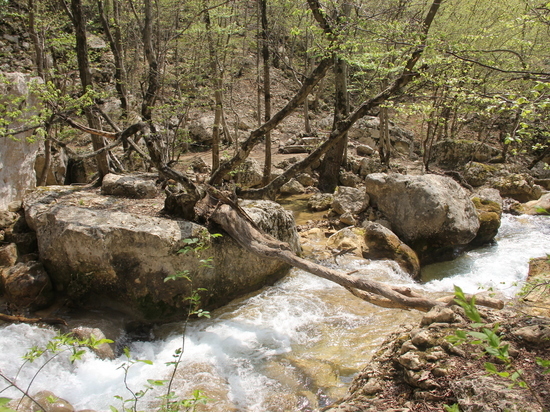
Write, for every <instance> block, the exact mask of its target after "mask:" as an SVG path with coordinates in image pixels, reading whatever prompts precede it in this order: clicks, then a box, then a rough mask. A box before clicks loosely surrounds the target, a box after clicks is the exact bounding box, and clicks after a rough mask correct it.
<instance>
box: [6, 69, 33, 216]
mask: <svg viewBox="0 0 550 412" xmlns="http://www.w3.org/2000/svg"><path fill="white" fill-rule="evenodd" d="M3 75H4V76H5V77H6V82H0V104H2V105H6V112H10V111H12V110H13V111H15V112H17V111H19V110H22V111H23V112H25V113H28V114H27V116H28V117H30V116H33V115H35V114H36V113H37V112H38V110H39V109H38V108H37V106H38V103H37V101H36V98H35V97H34V96H33V95H32V94H31V93H30V92H29V83H30V82H32V81H40V79H38V78H33V77H30V76H28V75H24V74H22V73H5V74H3ZM14 105H15V106H14ZM12 106H14V107H12ZM4 121H7V122H9V128H10V129H11V130H19V129H24V127H25V122H24V121H21V119H10V118H9V117H6V118H4ZM32 133H33V130H32V129H31V130H27V131H24V132H21V133H16V134H14V135H4V134H2V135H0V147H1V148H2V149H1V150H0V209H7V207H8V205H9V204H10V203H11V202H13V201H15V200H22V199H23V196H24V195H25V192H26V190H28V189H32V188H34V187H35V186H36V174H35V172H34V162H35V159H36V155H37V153H38V151H39V149H40V142H39V141H38V140H36V139H32V140H27V139H28V138H30V137H31V136H32Z"/></svg>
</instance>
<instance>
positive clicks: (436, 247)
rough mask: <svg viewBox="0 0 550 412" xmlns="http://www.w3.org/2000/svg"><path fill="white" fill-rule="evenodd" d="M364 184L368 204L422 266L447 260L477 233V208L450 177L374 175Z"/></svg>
mask: <svg viewBox="0 0 550 412" xmlns="http://www.w3.org/2000/svg"><path fill="white" fill-rule="evenodd" d="M365 185H366V188H367V189H366V190H367V194H368V195H369V196H370V199H371V204H372V205H373V206H375V207H377V208H378V210H379V211H380V212H382V213H383V214H384V215H385V217H386V218H387V219H388V221H389V222H390V223H391V228H392V230H393V232H394V233H395V234H397V235H398V236H399V238H400V239H402V240H403V241H404V242H405V243H407V244H408V245H409V246H411V247H412V248H413V249H414V250H415V252H416V253H417V254H418V255H419V257H420V259H421V261H422V262H423V263H426V262H427V261H430V260H438V259H443V258H445V257H447V256H448V252H449V251H452V250H454V249H455V248H457V247H461V246H464V245H467V244H468V243H469V242H471V241H472V240H473V239H474V237H475V236H476V234H477V231H478V229H479V225H480V224H479V219H478V217H477V212H476V208H475V206H474V204H473V203H472V201H471V200H470V198H469V196H468V194H467V193H466V191H465V190H464V189H463V188H462V187H461V186H459V185H458V183H456V182H455V181H454V180H452V179H451V178H448V177H445V176H439V175H422V176H406V175H400V174H395V173H394V174H384V173H375V174H371V175H368V176H367V177H366V179H365Z"/></svg>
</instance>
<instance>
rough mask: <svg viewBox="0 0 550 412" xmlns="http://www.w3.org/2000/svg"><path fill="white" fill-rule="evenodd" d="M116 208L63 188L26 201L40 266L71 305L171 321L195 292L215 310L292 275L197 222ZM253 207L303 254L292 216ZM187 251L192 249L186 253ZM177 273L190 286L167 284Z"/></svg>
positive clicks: (264, 205)
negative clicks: (102, 307) (211, 233)
mask: <svg viewBox="0 0 550 412" xmlns="http://www.w3.org/2000/svg"><path fill="white" fill-rule="evenodd" d="M119 202H120V200H118V199H117V198H113V197H111V196H100V195H99V194H98V193H97V190H95V191H94V190H91V191H90V190H78V189H74V188H71V187H66V186H58V187H56V186H50V187H48V188H39V189H37V190H36V191H34V192H32V193H31V194H30V195H28V196H27V198H26V199H25V213H26V217H27V221H28V223H29V226H30V227H31V228H32V229H34V230H35V231H36V234H37V238H38V248H39V254H40V260H41V261H42V263H43V264H44V267H45V268H46V270H47V272H48V273H49V275H50V277H51V279H52V282H53V284H54V287H55V289H56V291H57V292H58V293H61V294H63V295H65V296H67V297H68V298H69V299H70V300H72V301H74V302H78V303H88V304H106V303H109V304H111V305H114V306H115V307H117V308H119V309H123V310H125V311H126V312H130V313H132V314H133V315H134V316H135V317H136V318H138V319H142V320H147V321H167V320H171V319H174V317H175V316H183V314H182V313H183V312H184V311H185V309H186V308H187V307H188V305H189V302H188V301H187V300H185V298H186V297H188V296H190V295H191V293H192V290H198V289H199V288H204V289H205V290H203V291H201V292H200V295H201V299H202V301H201V304H202V307H206V308H212V307H218V306H221V305H223V304H225V303H227V302H228V301H230V300H231V299H233V298H235V297H237V296H240V295H243V294H245V293H247V292H250V291H253V290H256V289H259V288H260V287H262V286H263V285H265V284H268V283H272V282H274V281H275V280H277V279H279V278H281V277H282V276H284V275H285V274H286V273H287V272H288V270H289V266H288V265H286V264H283V263H281V262H278V261H276V260H268V259H265V258H260V257H258V256H255V255H253V254H251V253H250V252H248V251H246V250H244V249H243V248H242V247H240V246H239V245H238V244H237V243H236V242H235V241H234V240H233V239H231V238H230V237H229V236H227V235H225V236H222V237H216V238H212V237H210V236H209V235H208V231H207V230H206V228H205V227H204V226H201V225H198V224H196V223H192V222H189V221H185V220H178V219H170V218H162V217H154V216H148V215H139V214H132V213H125V212H123V211H117V210H114V209H116V207H117V205H118V203H119ZM251 206H252V205H251ZM253 206H254V210H253V213H251V216H252V218H253V219H255V220H256V219H257V220H258V221H257V223H258V225H259V226H261V227H262V228H264V229H266V230H270V229H272V234H273V235H274V236H279V239H280V240H283V241H286V242H288V243H289V244H290V246H291V248H292V249H293V250H295V251H298V250H299V242H298V236H297V233H296V228H295V223H294V219H293V218H292V215H291V214H290V213H289V212H286V211H285V210H284V209H282V207H280V206H279V205H277V204H275V203H273V202H256V203H255V204H254V205H253ZM262 219H264V220H267V222H262V221H261V220H262ZM272 222H277V225H274V224H273V223H272ZM283 226H284V227H283ZM186 246H190V247H189V249H190V250H188V251H187V253H183V252H182V250H185V247H186ZM199 249H200V250H199ZM211 258H212V259H211ZM178 273H180V274H185V275H186V276H187V277H188V279H186V278H183V277H182V278H179V279H178V280H170V281H165V278H167V277H170V276H172V275H175V274H178Z"/></svg>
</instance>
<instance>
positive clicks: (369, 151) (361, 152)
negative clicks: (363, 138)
mask: <svg viewBox="0 0 550 412" xmlns="http://www.w3.org/2000/svg"><path fill="white" fill-rule="evenodd" d="M356 151H357V155H358V156H372V155H373V154H374V153H375V151H374V149H373V148H372V147H370V146H369V145H366V144H360V145H358V146H357V148H356Z"/></svg>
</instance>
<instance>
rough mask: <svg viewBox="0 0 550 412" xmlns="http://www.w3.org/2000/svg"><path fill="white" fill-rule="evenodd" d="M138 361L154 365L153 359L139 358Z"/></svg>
mask: <svg viewBox="0 0 550 412" xmlns="http://www.w3.org/2000/svg"><path fill="white" fill-rule="evenodd" d="M136 362H141V363H145V364H146V365H152V364H153V361H150V360H149V359H138V360H137V361H136Z"/></svg>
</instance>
